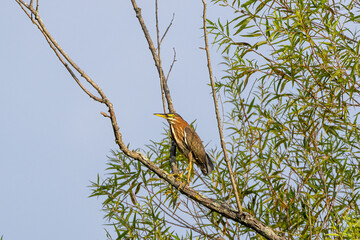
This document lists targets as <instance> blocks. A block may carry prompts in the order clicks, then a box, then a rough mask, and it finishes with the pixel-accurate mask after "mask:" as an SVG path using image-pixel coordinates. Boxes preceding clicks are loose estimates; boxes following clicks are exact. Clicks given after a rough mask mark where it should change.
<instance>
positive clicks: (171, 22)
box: [160, 13, 175, 44]
mask: <svg viewBox="0 0 360 240" xmlns="http://www.w3.org/2000/svg"><path fill="white" fill-rule="evenodd" d="M174 18H175V13H173V17H172V19H171V21H170V24H169V26H168V27H167V28H166V30H165V32H164V35H163V36H162V37H161V40H160V44H161V43H162V41H163V40H164V38H165V36H166V34H167V33H168V31H169V29H170V27H171V25H172V24H173V21H174Z"/></svg>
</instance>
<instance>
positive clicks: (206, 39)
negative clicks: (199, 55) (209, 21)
mask: <svg viewBox="0 0 360 240" xmlns="http://www.w3.org/2000/svg"><path fill="white" fill-rule="evenodd" d="M202 2H203V5H204V11H203V24H204V25H203V29H204V39H205V50H206V58H207V66H208V70H209V78H210V83H211V91H212V95H213V99H214V106H215V114H216V120H217V122H218V129H219V135H220V143H221V148H222V150H223V152H224V157H225V161H226V164H227V168H228V170H229V173H230V179H231V184H232V186H233V189H234V193H235V198H236V204H237V206H238V209H239V211H240V212H242V206H241V203H240V198H239V192H238V188H237V186H236V182H235V178H234V172H233V170H232V168H231V165H230V161H229V157H228V154H227V151H226V146H225V140H224V134H223V130H222V127H221V119H220V115H219V107H218V103H217V98H216V92H215V84H214V78H213V74H212V68H211V61H210V52H209V43H208V33H207V28H206V2H205V0H202Z"/></svg>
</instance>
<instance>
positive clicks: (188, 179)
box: [187, 153, 193, 185]
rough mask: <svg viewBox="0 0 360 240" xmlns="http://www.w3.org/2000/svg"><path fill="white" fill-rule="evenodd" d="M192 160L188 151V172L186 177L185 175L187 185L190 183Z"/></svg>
mask: <svg viewBox="0 0 360 240" xmlns="http://www.w3.org/2000/svg"><path fill="white" fill-rule="evenodd" d="M192 160H193V156H192V154H191V153H190V154H189V172H188V177H187V185H189V184H190V177H191V171H192V162H193V161H192Z"/></svg>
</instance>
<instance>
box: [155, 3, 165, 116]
mask: <svg viewBox="0 0 360 240" xmlns="http://www.w3.org/2000/svg"><path fill="white" fill-rule="evenodd" d="M155 22H156V24H155V25H156V41H157V48H156V49H157V56H158V58H159V66H160V68H161V55H160V45H161V43H160V36H159V35H160V34H159V33H160V31H159V15H158V0H155ZM160 88H161V98H162V103H163V111H164V113H166V103H165V94H164V83H163V81H162V80H161V78H160Z"/></svg>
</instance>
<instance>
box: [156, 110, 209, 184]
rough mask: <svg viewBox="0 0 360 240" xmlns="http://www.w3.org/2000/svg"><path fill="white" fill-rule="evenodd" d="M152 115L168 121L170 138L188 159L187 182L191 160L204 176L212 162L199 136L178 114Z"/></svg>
mask: <svg viewBox="0 0 360 240" xmlns="http://www.w3.org/2000/svg"><path fill="white" fill-rule="evenodd" d="M154 115H155V116H159V117H162V118H165V119H166V120H167V121H168V123H169V125H170V132H171V137H172V139H173V140H174V141H175V143H176V146H177V148H178V149H179V150H180V152H181V153H182V154H183V155H184V156H185V157H186V158H187V159H188V160H189V173H188V183H189V181H190V174H191V169H192V162H193V161H194V162H195V164H196V165H197V166H198V167H199V168H200V169H201V172H202V173H203V174H204V175H205V176H206V175H208V174H209V173H211V172H212V171H213V170H214V164H213V162H212V160H211V158H210V157H209V155H208V154H207V153H206V151H205V148H204V146H203V144H202V141H201V139H200V137H199V136H198V135H197V133H196V132H195V130H194V129H193V128H192V127H191V126H190V125H189V124H188V123H187V122H186V121H185V120H184V119H183V118H182V117H181V116H180V115H179V114H177V113H154Z"/></svg>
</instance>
